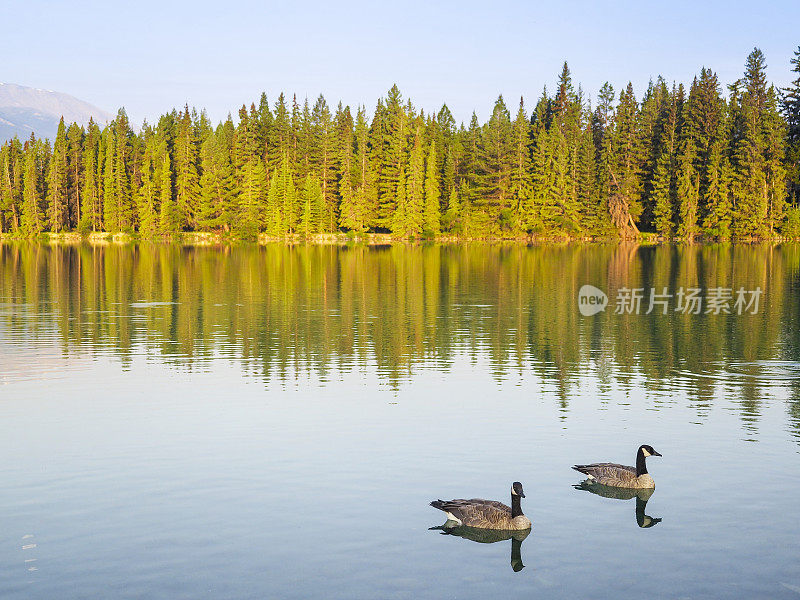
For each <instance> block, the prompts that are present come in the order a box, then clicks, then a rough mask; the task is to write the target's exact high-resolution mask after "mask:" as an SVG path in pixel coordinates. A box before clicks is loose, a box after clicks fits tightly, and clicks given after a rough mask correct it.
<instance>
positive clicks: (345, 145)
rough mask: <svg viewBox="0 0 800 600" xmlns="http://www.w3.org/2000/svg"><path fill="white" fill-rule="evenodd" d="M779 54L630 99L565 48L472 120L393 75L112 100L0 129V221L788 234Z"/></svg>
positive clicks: (797, 68) (788, 108)
mask: <svg viewBox="0 0 800 600" xmlns="http://www.w3.org/2000/svg"><path fill="white" fill-rule="evenodd" d="M791 65H792V71H793V72H794V73H796V74H797V75H798V77H797V79H795V80H794V81H793V82H792V83H791V85H790V86H789V87H788V88H785V89H783V90H779V89H777V88H776V87H775V86H773V85H769V84H768V82H767V77H766V64H765V58H764V56H763V54H762V52H761V51H760V50H759V49H757V48H756V49H754V50H753V52H752V53H750V55H749V56H748V57H747V61H746V63H745V71H744V74H743V76H742V78H741V79H739V80H737V81H736V82H734V83H733V84H731V85H730V86H728V90H727V92H728V93H727V95H724V94H723V92H722V88H721V84H720V82H719V80H718V78H717V75H716V74H715V73H714V72H712V71H711V70H710V69H706V68H703V69H702V70H701V71H700V73H699V75H698V76H696V77H695V78H694V80H693V81H692V83H691V85H690V86H689V89H688V91H687V90H686V88H685V87H684V85H683V84H675V83H673V84H672V85H668V84H667V82H666V81H665V80H664V79H663V78H661V77H659V78H658V79H657V80H656V81H651V82H650V84H649V85H648V88H647V90H646V91H645V92H644V95H643V96H642V98H641V100H637V98H636V95H635V92H634V89H633V86H632V84H630V83H629V84H628V85H627V87H626V88H625V89H623V90H621V91H620V93H619V94H617V93H616V92H615V90H614V89H613V87H612V86H611V85H610V84H608V83H606V84H604V85H603V86H602V88H601V90H600V92H599V94H598V97H597V100H596V105H595V106H594V107H593V106H592V105H591V102H590V101H589V99H588V98H587V96H586V94H585V93H584V92H583V91H582V89H581V88H580V86H578V87H577V89H576V87H575V85H574V83H573V81H572V78H571V75H570V71H569V68H568V65H567V64H566V63H565V64H564V67H563V70H562V72H561V74H560V77H559V79H558V84H557V86H556V87H555V91H554V92H553V93H550V92H548V90H547V88H546V87H545V89H544V91H543V92H542V95H541V97H540V98H539V99H538V101H537V102H536V104H535V106H533V109H532V110H531V111H530V114H529V112H528V110H527V109H526V107H525V104H524V102H523V100H522V99H520V102H519V106H518V108H517V109H516V111H515V112H514V113H513V114H512V111H511V110H510V109H509V107H508V106H507V105H506V103H505V101H504V99H503V97H502V96H500V97H498V98H497V101H496V102H495V104H494V108H493V111H492V114H491V116H490V117H489V120H488V121H487V122H485V123H483V124H481V123H479V121H478V118H477V116H476V115H475V114H474V113H473V115H472V118H471V120H470V122H469V124H468V125H464V124H463V123H462V124H460V125H457V124H456V121H455V119H454V118H453V115H452V114H451V112H450V110H449V109H448V108H447V105H443V106H442V108H441V109H440V110H439V111H438V112H437V113H430V114H426V113H425V111H423V110H418V109H417V108H415V107H414V105H413V104H412V102H411V101H410V100H406V99H404V98H403V97H402V95H401V93H400V90H399V89H398V88H397V86H393V87H392V88H391V89H390V90H389V92H388V93H387V95H386V96H385V97H384V98H381V99H380V100H378V103H377V106H376V107H375V110H374V111H373V113H372V116H371V119H370V117H369V115H368V113H367V110H366V107H364V106H359V107H358V108H357V109H356V111H355V115H354V114H353V112H352V111H351V109H350V107H349V106H343V105H342V103H341V102H340V103H339V104H338V106H337V107H336V109H335V110H332V109H331V107H330V106H329V105H328V103H327V101H326V100H325V98H324V97H323V96H320V97H319V98H318V99H317V100H316V102H315V103H314V104H313V106H312V105H311V104H310V103H309V102H308V100H306V101H305V102H303V104H302V105H301V104H300V103H299V102H298V100H297V98H296V97H294V98H292V99H291V101H289V100H288V99H287V97H286V96H285V95H284V94H281V95H280V96H279V97H278V99H277V101H276V102H274V103H273V104H272V105H270V103H269V102H268V100H267V97H266V95H265V94H262V95H261V99H260V101H259V103H258V104H255V103H253V104H251V106H250V107H249V109H248V108H247V107H246V106H243V107H242V108H241V109H240V110H239V115H238V117H239V118H238V122H234V120H233V118H232V117H231V116H230V115H229V116H228V118H227V119H226V120H225V121H224V122H222V123H220V124H218V125H217V126H216V127H215V126H213V125H212V124H211V122H210V120H209V119H208V117H207V116H206V114H205V112H200V113H198V112H197V111H196V110H195V109H191V110H190V109H189V107H188V106H186V107H184V109H183V110H173V111H172V112H170V113H168V114H165V115H163V116H161V117H160V118H159V120H158V123H157V124H155V125H151V124H148V123H144V124H143V126H142V128H141V130H140V131H138V132H134V130H133V128H132V127H131V124H130V122H129V120H128V117H127V115H126V113H125V110H124V109H120V111H119V112H118V114H117V117H116V118H115V119H114V120H113V121H112V122H111V123H109V124H107V125H106V126H105V127H103V128H101V127H100V126H98V125H97V124H96V123H94V122H93V121H90V122H89V124H88V127H86V128H84V127H81V126H79V125H78V124H76V123H72V124H71V125H69V126H67V124H66V123H65V122H64V120H63V118H62V120H61V122H60V124H59V127H58V132H57V135H56V137H55V140H54V141H53V143H52V144H51V143H50V141H49V140H46V139H45V140H43V139H37V138H36V137H35V136H33V135H32V136H31V138H30V139H28V140H26V141H24V142H22V141H20V140H19V139H17V138H14V139H12V140H10V141H7V142H5V143H4V144H3V145H2V146H1V147H0V233H10V234H14V235H19V236H35V235H37V234H39V233H41V232H44V231H51V232H65V231H75V230H77V231H80V232H82V233H88V232H92V231H108V232H128V233H134V232H137V233H138V235H141V236H144V237H153V236H161V235H164V236H171V235H174V234H177V233H179V232H182V231H212V232H220V233H223V234H225V235H229V236H231V237H235V238H239V239H255V238H256V237H257V236H258V235H259V234H261V233H264V234H267V235H271V236H284V235H287V234H299V235H312V234H319V233H336V232H355V233H363V232H386V233H391V234H393V235H395V236H398V237H429V236H437V235H453V236H464V237H487V236H503V237H521V236H531V235H533V236H551V235H572V236H588V235H614V234H617V235H622V236H623V237H634V236H636V235H638V234H639V232H640V231H648V232H654V233H657V234H659V235H662V236H665V237H677V238H681V239H687V240H691V239H694V238H697V237H702V238H707V239H729V238H742V237H747V238H767V237H774V236H778V235H785V236H792V237H795V236H800V209H799V208H798V199H799V198H800V48H798V50H797V51H796V52H795V57H794V58H792V59H791Z"/></svg>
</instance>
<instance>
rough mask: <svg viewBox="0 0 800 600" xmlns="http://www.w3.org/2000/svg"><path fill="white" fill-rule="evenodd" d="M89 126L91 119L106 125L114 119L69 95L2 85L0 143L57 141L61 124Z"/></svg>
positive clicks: (107, 113)
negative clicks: (11, 141)
mask: <svg viewBox="0 0 800 600" xmlns="http://www.w3.org/2000/svg"><path fill="white" fill-rule="evenodd" d="M62 115H63V117H64V121H65V122H66V123H68V124H69V123H72V122H75V123H78V124H79V125H86V124H87V123H88V122H89V119H90V118H94V120H95V122H96V123H98V124H99V125H101V126H102V125H103V124H105V123H107V122H110V121H111V120H113V118H114V115H112V114H111V113H109V112H106V111H105V110H103V109H101V108H98V107H96V106H93V105H92V104H89V103H88V102H84V101H83V100H79V99H78V98H75V97H74V96H70V95H69V94H63V93H61V92H54V91H52V90H41V89H38V88H32V87H25V86H23V85H17V84H15V83H0V142H3V141H5V140H8V139H11V138H13V137H14V136H15V135H16V136H18V137H19V139H20V140H23V141H24V140H26V139H28V138H29V137H30V136H31V133H35V134H36V137H41V138H50V140H53V139H55V137H56V131H57V130H58V122H59V120H60V119H61V117H62Z"/></svg>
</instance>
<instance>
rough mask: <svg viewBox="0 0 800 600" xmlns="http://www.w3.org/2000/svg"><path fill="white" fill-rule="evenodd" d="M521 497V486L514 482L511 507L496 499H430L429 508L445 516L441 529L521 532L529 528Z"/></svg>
mask: <svg viewBox="0 0 800 600" xmlns="http://www.w3.org/2000/svg"><path fill="white" fill-rule="evenodd" d="M524 497H525V492H524V491H523V490H522V484H521V483H520V482H519V481H515V482H514V483H513V484H512V485H511V508H509V507H508V506H506V505H505V504H503V503H502V502H497V501H496V500H482V499H480V498H472V499H471V500H460V499H459V500H434V501H433V502H431V506H432V507H433V508H438V509H439V510H441V511H444V512H445V513H447V523H445V525H444V526H448V527H458V526H461V525H465V526H467V527H476V528H479V529H502V530H506V531H521V530H524V529H530V528H531V521H530V519H528V517H526V516H525V515H524V514H522V507H521V505H520V502H521V498H524Z"/></svg>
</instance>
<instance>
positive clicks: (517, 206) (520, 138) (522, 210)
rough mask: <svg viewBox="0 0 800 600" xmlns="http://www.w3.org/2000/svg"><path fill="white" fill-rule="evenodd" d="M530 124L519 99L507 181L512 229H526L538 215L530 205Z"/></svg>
mask: <svg viewBox="0 0 800 600" xmlns="http://www.w3.org/2000/svg"><path fill="white" fill-rule="evenodd" d="M530 129H531V126H530V121H529V120H528V116H527V115H526V114H525V103H524V101H523V99H522V98H520V99H519V109H518V110H517V116H516V118H515V119H514V124H513V130H512V135H513V151H512V152H513V154H512V171H511V178H510V181H509V196H510V199H511V210H512V215H513V220H512V230H513V231H515V232H520V231H523V230H525V229H528V226H527V224H528V223H530V222H531V221H533V220H535V219H536V218H537V217H538V215H535V214H533V213H534V208H533V206H532V205H531V202H530V198H531V150H530V144H531V130H530Z"/></svg>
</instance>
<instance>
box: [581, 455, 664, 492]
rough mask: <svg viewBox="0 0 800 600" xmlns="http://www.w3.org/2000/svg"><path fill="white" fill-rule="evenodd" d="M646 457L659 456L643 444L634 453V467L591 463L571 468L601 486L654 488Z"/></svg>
mask: <svg viewBox="0 0 800 600" xmlns="http://www.w3.org/2000/svg"><path fill="white" fill-rule="evenodd" d="M648 456H661V454H659V453H658V452H656V451H655V450H653V447H652V446H648V445H647V444H643V445H641V446H639V450H638V451H637V452H636V467H635V468H634V467H627V466H625V465H618V464H616V463H592V464H591V465H575V466H573V467H572V468H573V469H575V470H576V471H579V472H581V473H583V474H584V475H586V476H588V477H589V479H593V480H595V481H597V483H601V484H603V485H608V486H611V487H621V488H638V489H644V488H654V487H656V482H655V481H653V478H652V477H650V474H649V473H648V472H647V465H646V464H645V459H646V458H647V457H648Z"/></svg>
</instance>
